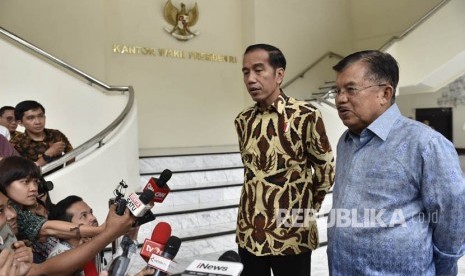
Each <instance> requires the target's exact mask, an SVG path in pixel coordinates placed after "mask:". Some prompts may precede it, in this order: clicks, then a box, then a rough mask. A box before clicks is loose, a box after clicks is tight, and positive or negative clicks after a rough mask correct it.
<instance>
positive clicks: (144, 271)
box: [134, 266, 155, 276]
mask: <svg viewBox="0 0 465 276" xmlns="http://www.w3.org/2000/svg"><path fill="white" fill-rule="evenodd" d="M154 273H155V268H151V267H150V266H146V267H144V268H142V270H141V271H139V272H138V273H137V274H136V275H134V276H145V275H153V274H154Z"/></svg>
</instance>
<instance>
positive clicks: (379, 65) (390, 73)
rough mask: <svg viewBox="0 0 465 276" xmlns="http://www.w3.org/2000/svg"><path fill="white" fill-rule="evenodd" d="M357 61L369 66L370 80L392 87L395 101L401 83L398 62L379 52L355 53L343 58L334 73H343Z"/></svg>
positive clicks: (335, 67) (335, 66) (334, 67)
mask: <svg viewBox="0 0 465 276" xmlns="http://www.w3.org/2000/svg"><path fill="white" fill-rule="evenodd" d="M357 61H362V62H364V63H366V64H367V65H368V70H369V72H368V74H369V75H368V76H365V77H366V78H368V79H371V80H373V81H384V82H387V83H389V85H390V86H392V89H394V91H393V95H392V102H394V101H395V96H396V88H397V84H398V83H399V65H398V64H397V61H396V60H395V59H394V58H393V57H392V56H391V55H390V54H388V53H384V52H381V51H378V50H365V51H360V52H355V53H353V54H350V55H348V56H346V57H345V58H343V59H342V60H341V61H339V62H338V63H337V64H336V65H334V66H333V69H334V71H336V72H342V71H344V69H346V68H347V67H348V66H350V65H352V64H354V63H355V62H357Z"/></svg>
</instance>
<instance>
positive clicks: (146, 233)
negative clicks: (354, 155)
mask: <svg viewBox="0 0 465 276" xmlns="http://www.w3.org/2000/svg"><path fill="white" fill-rule="evenodd" d="M205 151H211V149H205ZM139 163H140V186H141V187H144V186H145V185H146V183H147V182H148V180H149V179H150V177H157V176H158V175H159V174H160V173H161V172H162V171H163V170H164V169H170V170H171V171H172V172H173V176H172V177H171V180H170V181H169V182H168V185H169V186H170V188H171V192H170V194H169V195H168V196H167V197H166V199H165V201H164V202H163V203H161V204H156V205H155V207H154V208H153V209H152V212H153V213H154V214H156V216H157V218H156V220H155V221H153V222H150V223H147V224H144V225H142V226H141V228H140V230H139V237H138V240H139V243H143V242H144V239H145V238H149V237H150V236H151V234H152V230H153V228H154V227H155V225H156V224H157V223H158V222H161V221H164V222H167V223H169V224H170V225H171V227H172V235H175V236H177V237H179V238H181V240H182V244H181V248H180V249H179V252H178V254H177V255H176V258H175V261H176V262H177V263H178V271H175V272H176V273H180V272H182V271H183V270H184V268H185V267H186V266H187V265H189V264H190V263H191V262H192V261H193V260H194V259H203V260H218V257H219V256H220V255H221V254H223V253H224V252H225V251H227V250H235V251H237V245H236V243H235V228H236V219H237V206H238V203H239V196H240V192H241V188H242V183H243V165H242V161H241V158H240V154H239V152H238V151H237V147H234V148H232V150H225V151H218V150H216V151H214V152H207V153H205V152H203V153H202V152H198V153H189V154H185V153H177V154H159V155H145V156H142V157H140V161H139ZM328 197H331V195H328ZM323 205H324V206H323V207H322V211H321V212H320V213H321V214H326V213H328V211H329V209H330V207H331V200H325V202H324V204H323ZM317 222H318V226H319V230H320V241H321V242H322V243H323V245H324V244H325V242H326V240H327V239H326V217H325V215H321V217H320V218H319V219H318V221H317ZM144 265H145V262H144V261H143V260H142V258H140V257H138V259H137V260H136V262H135V263H134V265H132V267H131V269H130V273H129V274H130V275H133V274H135V273H137V272H138V271H139V270H140V268H142V267H143V266H144ZM131 273H132V274H131Z"/></svg>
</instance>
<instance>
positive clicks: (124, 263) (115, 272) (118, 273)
mask: <svg viewBox="0 0 465 276" xmlns="http://www.w3.org/2000/svg"><path fill="white" fill-rule="evenodd" d="M133 244H134V243H133V241H132V240H131V239H130V238H129V237H127V236H124V237H123V239H122V240H121V248H122V249H123V254H122V255H121V256H118V257H117V258H116V259H114V260H113V262H112V263H111V265H110V268H109V269H108V275H110V276H124V275H125V274H126V271H127V270H128V266H129V262H130V261H131V259H130V258H128V254H129V247H130V246H131V245H133Z"/></svg>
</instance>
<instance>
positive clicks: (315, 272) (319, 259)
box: [130, 155, 465, 276]
mask: <svg viewBox="0 0 465 276" xmlns="http://www.w3.org/2000/svg"><path fill="white" fill-rule="evenodd" d="M459 159H460V164H461V167H462V170H463V171H464V175H465V155H462V156H460V157H459ZM231 249H233V250H235V249H236V248H235V244H233V245H232V248H231ZM217 255H218V256H219V255H221V252H220V253H217V254H216V255H215V254H213V255H212V256H210V257H208V256H207V255H205V256H202V257H203V258H205V260H217ZM199 257H200V256H199ZM201 259H202V258H201ZM179 261H180V265H181V266H184V267H185V266H186V265H187V264H189V263H190V260H186V261H185V262H183V260H179ZM144 265H145V263H144V262H143V260H142V259H140V260H137V261H135V265H134V267H132V271H131V272H133V273H134V274H135V273H136V272H138V271H139V270H138V269H139V268H141V267H143V266H144ZM458 266H459V273H458V275H459V276H465V258H464V257H462V258H461V259H460V260H459V264H458ZM136 268H137V269H136ZM134 274H130V275H134ZM327 275H329V273H328V261H327V256H326V247H322V248H319V249H317V250H315V251H314V252H313V254H312V276H327Z"/></svg>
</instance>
